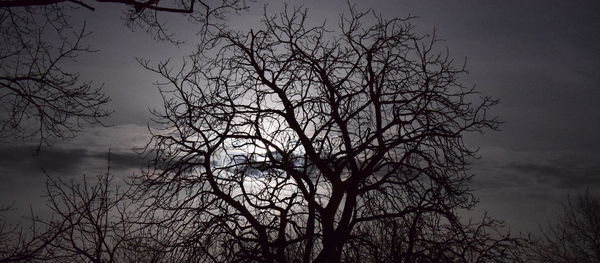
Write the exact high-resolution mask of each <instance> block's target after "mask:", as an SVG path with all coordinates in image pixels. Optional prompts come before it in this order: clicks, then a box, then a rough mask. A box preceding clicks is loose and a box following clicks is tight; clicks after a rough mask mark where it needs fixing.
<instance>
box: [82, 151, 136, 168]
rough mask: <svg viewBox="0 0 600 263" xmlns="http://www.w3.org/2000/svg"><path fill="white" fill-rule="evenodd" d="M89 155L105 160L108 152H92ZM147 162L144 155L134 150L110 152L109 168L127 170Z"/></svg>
mask: <svg viewBox="0 0 600 263" xmlns="http://www.w3.org/2000/svg"><path fill="white" fill-rule="evenodd" d="M90 157H93V158H96V159H99V160H104V161H105V162H106V161H107V158H108V153H94V154H91V155H90ZM146 164H147V158H146V155H140V154H138V153H135V152H111V153H110V167H111V169H118V170H129V169H139V168H143V167H144V166H145V165H146Z"/></svg>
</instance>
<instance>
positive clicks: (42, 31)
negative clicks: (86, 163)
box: [0, 7, 109, 150]
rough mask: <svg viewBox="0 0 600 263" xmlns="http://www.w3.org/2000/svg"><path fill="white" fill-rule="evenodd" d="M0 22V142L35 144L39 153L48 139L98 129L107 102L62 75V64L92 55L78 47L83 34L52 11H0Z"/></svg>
mask: <svg viewBox="0 0 600 263" xmlns="http://www.w3.org/2000/svg"><path fill="white" fill-rule="evenodd" d="M0 21H1V27H0V39H1V43H2V44H1V46H2V49H1V51H0V109H1V112H0V136H1V137H2V138H15V137H16V138H21V139H31V138H39V145H38V150H39V149H40V147H41V146H42V145H43V144H48V143H50V140H51V139H53V138H59V139H62V138H66V137H71V136H73V135H75V134H76V133H77V132H78V131H79V130H80V129H81V128H82V124H83V123H85V122H88V123H98V121H99V120H100V119H101V118H103V117H106V116H107V115H108V114H109V111H107V110H105V109H103V107H104V106H105V104H106V103H107V102H108V101H109V99H108V97H106V96H105V95H104V94H103V93H102V92H101V91H100V89H99V88H97V87H93V86H92V85H91V83H89V82H88V83H85V82H81V81H80V80H79V76H78V74H76V73H69V72H68V71H67V70H65V69H64V64H65V63H66V62H68V61H70V60H72V59H73V58H75V57H76V56H77V55H79V54H80V53H82V52H90V49H89V48H88V47H85V46H82V44H81V42H80V41H81V40H82V39H83V38H84V37H85V33H84V31H83V30H81V31H79V32H76V31H74V29H73V28H72V27H71V26H70V25H69V24H68V22H67V19H66V18H65V17H64V16H63V15H62V13H61V12H59V11H57V10H54V9H53V8H52V7H44V8H37V9H31V10H30V9H22V10H14V9H12V8H1V9H0ZM44 38H52V39H54V40H55V41H53V43H48V42H46V41H44Z"/></svg>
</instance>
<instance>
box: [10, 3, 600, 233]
mask: <svg viewBox="0 0 600 263" xmlns="http://www.w3.org/2000/svg"><path fill="white" fill-rule="evenodd" d="M367 2H368V3H367ZM288 3H289V4H290V5H296V6H298V5H301V4H302V5H304V6H305V7H307V8H308V9H309V16H310V18H312V19H313V20H314V21H316V22H319V21H322V20H323V19H327V21H328V24H329V25H330V26H332V27H334V26H335V25H336V23H337V18H338V17H337V14H338V13H340V12H344V11H346V10H347V5H346V1H323V0H321V1H295V2H294V1H289V2H288ZM263 4H264V2H260V1H258V2H256V3H252V4H251V10H250V11H249V12H245V13H241V14H240V15H238V16H233V17H231V18H230V19H229V23H231V25H232V26H234V27H238V28H240V29H245V28H248V27H249V26H252V25H254V24H258V23H259V19H260V17H259V15H260V14H261V13H262V10H263V9H262V6H263ZM357 5H358V7H360V8H373V9H374V10H375V11H377V12H381V13H382V14H383V16H385V17H394V16H400V17H405V16H407V15H408V14H410V15H414V16H417V17H418V18H417V19H415V20H414V21H413V23H414V25H415V26H416V30H418V31H419V32H431V30H433V28H435V29H436V31H437V34H438V35H439V36H440V37H441V38H443V39H445V40H446V41H445V42H444V43H443V44H444V45H446V46H447V47H448V49H449V51H450V53H451V55H452V56H453V57H455V58H456V59H457V61H462V60H463V59H465V58H467V69H468V70H469V72H470V73H469V74H468V75H466V76H464V78H463V79H462V81H463V82H464V83H466V84H469V85H476V87H477V90H479V91H481V92H482V93H483V94H484V95H490V96H493V97H495V98H498V99H500V100H501V103H500V104H499V105H498V106H497V107H495V109H494V113H496V114H498V115H499V116H500V118H501V119H502V120H503V121H504V122H505V123H504V124H503V125H502V126H501V130H502V131H498V132H487V133H485V134H483V135H471V136H469V137H468V138H467V141H468V142H469V144H471V145H473V146H476V147H480V155H481V156H482V158H481V159H479V160H474V161H473V169H472V173H473V174H475V177H474V180H473V184H472V188H473V189H474V190H475V193H476V195H477V196H478V197H479V198H480V199H481V203H480V205H479V206H478V209H477V211H476V212H475V214H477V213H480V212H481V211H484V210H487V211H489V214H490V215H491V216H492V217H495V218H498V219H503V220H505V221H506V223H507V225H508V226H509V227H510V228H511V229H512V230H513V232H518V231H523V232H530V231H531V232H537V231H538V226H539V224H543V223H544V222H546V221H547V220H549V219H551V218H552V217H554V216H555V215H556V213H557V211H558V209H559V208H560V202H561V201H562V200H564V199H565V197H566V195H567V194H574V193H581V192H583V191H585V190H586V189H589V191H590V192H592V193H598V192H600V150H598V149H600V136H599V135H598V134H600V107H599V106H598V102H600V48H599V47H600V2H597V1H548V0H539V1H523V0H521V1H475V0H473V1H392V0H389V1H365V2H364V3H363V2H361V3H359V4H357ZM281 6H282V4H281V2H279V1H272V2H271V3H270V5H269V10H279V9H280V7H281ZM118 8H119V6H116V5H106V6H99V9H98V10H97V11H96V12H93V13H92V12H88V11H86V10H80V12H82V16H85V17H86V18H87V28H88V29H89V30H91V31H93V32H94V33H93V35H92V36H91V37H90V38H89V39H88V44H90V45H91V46H92V47H93V48H95V49H98V50H99V52H97V53H92V54H87V55H85V56H82V57H80V58H79V60H78V62H77V63H76V64H74V65H73V68H74V69H77V70H79V71H80V72H81V74H82V78H84V79H88V80H93V81H94V83H96V84H104V88H105V91H106V92H107V93H108V95H110V96H111V97H112V103H111V108H112V109H113V110H115V113H114V115H113V116H112V117H111V118H110V119H109V120H108V123H110V124H111V125H112V126H111V127H94V128H91V129H88V130H87V131H86V132H85V133H82V134H81V135H80V136H79V137H77V138H75V139H73V140H70V141H68V142H66V143H59V144H57V145H55V146H54V147H52V148H46V149H45V150H44V151H43V152H42V153H41V154H40V155H38V156H33V150H32V146H30V145H27V144H24V143H17V142H15V143H5V144H2V145H0V200H6V201H7V202H10V201H12V200H15V201H18V205H19V206H20V207H26V206H27V205H29V204H33V206H34V207H36V206H39V196H40V195H41V192H42V189H43V180H44V174H43V173H42V168H43V169H45V170H46V171H47V172H48V173H49V174H51V175H53V176H65V177H78V176H79V177H80V176H81V175H82V174H88V175H94V174H96V173H99V172H102V169H103V166H104V165H105V163H106V160H105V156H106V152H107V151H108V149H109V148H110V149H111V151H112V153H113V171H114V172H115V173H120V174H125V175H129V174H131V173H135V172H136V171H137V170H136V169H138V167H139V165H140V164H141V163H142V162H141V161H140V160H138V159H137V157H136V156H135V154H134V153H132V151H131V149H132V148H134V147H139V146H142V145H143V144H144V142H145V141H146V139H147V138H148V135H147V129H146V124H147V123H149V122H150V120H149V117H150V114H149V111H148V109H149V108H153V107H158V106H160V103H161V101H160V98H159V96H158V92H157V90H156V88H155V87H154V86H153V84H152V83H153V82H154V81H155V80H157V79H158V78H157V76H155V75H153V74H151V73H149V72H147V71H145V70H143V69H142V68H141V67H139V66H138V65H137V63H136V62H135V60H134V58H135V57H143V58H149V59H152V60H153V61H154V62H158V61H160V60H164V59H168V58H171V59H172V60H175V61H178V60H180V59H182V58H183V57H184V56H185V55H187V54H190V53H191V52H192V51H193V49H194V43H195V42H194V39H195V38H197V37H198V36H197V35H196V32H197V31H198V30H197V27H195V26H194V25H193V24H190V23H187V22H186V21H184V20H182V19H177V17H175V16H173V17H169V19H170V20H169V24H168V25H169V27H170V28H171V29H172V30H173V31H174V32H175V33H176V34H177V36H178V37H179V38H180V39H182V40H185V41H186V44H184V45H181V46H180V47H173V46H171V45H169V44H167V43H158V42H156V41H154V40H152V39H151V38H150V37H149V36H148V35H147V34H145V33H144V32H131V31H130V30H129V29H127V28H126V27H125V26H123V22H122V20H120V19H119V18H120V17H121V16H122V13H121V11H120V10H119V9H118ZM78 18H80V17H79V16H76V17H75V19H74V20H77V19H78ZM25 210H26V209H25ZM21 211H22V210H21ZM25 212H27V211H25Z"/></svg>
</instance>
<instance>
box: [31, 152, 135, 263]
mask: <svg viewBox="0 0 600 263" xmlns="http://www.w3.org/2000/svg"><path fill="white" fill-rule="evenodd" d="M109 155H110V153H109ZM113 178H114V175H112V174H111V173H110V157H109V166H108V168H107V171H106V173H104V174H101V175H98V176H97V177H96V180H88V179H86V178H84V179H83V181H82V182H76V181H69V182H65V181H63V180H61V179H60V178H52V177H48V181H47V186H46V197H47V204H48V207H49V208H50V209H51V210H52V212H53V214H52V218H49V219H45V218H36V219H35V220H36V222H37V223H38V225H41V226H44V227H45V228H46V229H49V230H50V232H51V233H53V235H52V236H53V238H52V240H45V243H47V244H48V245H47V246H46V247H45V248H44V251H43V252H42V253H40V254H39V255H36V257H37V258H41V259H44V260H51V261H52V262H98V263H99V262H106V263H111V262H123V256H124V255H126V254H128V253H127V251H126V250H127V249H128V246H129V244H128V243H127V242H128V240H129V238H130V237H132V236H133V235H134V232H135V231H134V228H135V225H134V224H132V223H130V222H129V221H128V220H127V213H128V212H129V210H130V208H129V205H130V204H131V203H130V202H128V200H127V199H126V196H127V192H126V191H120V188H119V186H118V185H115V184H114V183H113V180H114V179H113ZM42 239H43V237H42Z"/></svg>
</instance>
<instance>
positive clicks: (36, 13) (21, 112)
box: [0, 0, 246, 151]
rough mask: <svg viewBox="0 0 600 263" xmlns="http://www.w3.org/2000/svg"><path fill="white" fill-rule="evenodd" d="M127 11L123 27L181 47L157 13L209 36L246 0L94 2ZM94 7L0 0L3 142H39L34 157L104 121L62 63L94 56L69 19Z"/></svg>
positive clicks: (89, 88) (94, 93)
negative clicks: (172, 15) (88, 125)
mask: <svg viewBox="0 0 600 263" xmlns="http://www.w3.org/2000/svg"><path fill="white" fill-rule="evenodd" d="M97 2H98V3H102V2H114V3H120V4H123V5H125V6H127V7H129V9H128V11H127V16H126V24H127V25H128V26H129V27H131V28H142V29H143V30H146V31H148V32H149V33H150V34H151V35H152V36H153V37H155V38H156V39H160V40H166V41H170V42H172V43H176V44H177V43H180V42H179V41H178V40H176V39H175V38H173V35H172V34H170V33H169V31H168V30H166V28H165V23H164V21H163V19H160V18H159V14H160V13H181V14H183V15H185V16H187V17H188V18H190V20H191V21H194V22H196V23H197V24H199V25H200V26H201V29H200V30H199V31H201V33H202V34H201V35H202V36H208V35H210V34H209V33H210V32H211V30H212V29H215V28H216V29H217V30H219V28H220V27H221V26H222V24H220V23H219V21H221V20H222V19H223V18H224V17H225V15H226V14H227V13H228V12H232V11H234V12H237V11H240V10H243V9H245V8H246V5H245V1H244V0H223V1H214V2H213V1H195V0H191V1H187V0H182V1H176V0H175V1H166V0H162V1H161V0H155V1H144V2H137V1H133V0H111V1H104V0H100V1H97ZM91 5H92V3H86V2H83V1H63V0H59V1H55V0H33V1H32V0H7V1H0V43H1V44H0V46H1V49H0V137H1V138H20V139H32V138H37V139H38V140H39V145H38V149H37V150H38V151H39V150H40V147H41V146H42V145H43V144H49V143H50V142H51V141H52V139H55V138H58V139H63V138H68V137H72V136H74V135H76V134H77V133H78V132H79V131H80V130H81V128H82V127H83V125H82V124H84V123H91V124H97V123H99V122H100V120H101V119H102V118H104V117H106V116H108V115H109V113H110V111H107V110H106V109H105V108H104V106H106V104H107V103H108V101H109V98H108V97H107V96H105V95H104V94H103V93H102V91H101V89H100V87H97V86H96V87H95V86H93V85H92V83H91V82H82V81H80V80H79V75H78V73H77V72H70V71H69V70H67V69H65V65H66V64H68V63H71V62H73V61H74V59H75V58H76V57H77V56H78V55H80V54H81V53H85V52H92V50H91V49H90V48H89V47H87V46H85V45H83V44H82V41H83V40H84V39H85V36H86V35H87V34H88V33H87V32H86V31H85V26H82V27H81V28H79V25H75V24H74V23H75V22H73V19H72V18H69V16H70V15H71V14H74V13H76V12H81V9H82V8H81V7H83V8H84V9H83V10H84V11H89V10H88V9H90V10H94V8H93V7H92V6H91Z"/></svg>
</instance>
